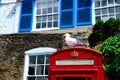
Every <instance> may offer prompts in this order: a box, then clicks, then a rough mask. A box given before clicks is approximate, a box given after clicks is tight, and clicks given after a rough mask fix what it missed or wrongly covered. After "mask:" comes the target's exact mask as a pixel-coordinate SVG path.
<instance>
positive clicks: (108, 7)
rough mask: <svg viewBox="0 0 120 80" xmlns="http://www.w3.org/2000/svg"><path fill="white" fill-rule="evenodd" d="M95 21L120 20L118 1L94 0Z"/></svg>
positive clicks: (119, 1)
mask: <svg viewBox="0 0 120 80" xmlns="http://www.w3.org/2000/svg"><path fill="white" fill-rule="evenodd" d="M94 3H95V4H94V6H95V20H99V19H101V20H103V21H106V20H108V19H109V18H120V16H119V15H120V5H119V4H120V0H94Z"/></svg>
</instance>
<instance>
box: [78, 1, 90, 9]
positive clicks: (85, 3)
mask: <svg viewBox="0 0 120 80" xmlns="http://www.w3.org/2000/svg"><path fill="white" fill-rule="evenodd" d="M90 5H91V1H90V0H78V8H81V7H90Z"/></svg>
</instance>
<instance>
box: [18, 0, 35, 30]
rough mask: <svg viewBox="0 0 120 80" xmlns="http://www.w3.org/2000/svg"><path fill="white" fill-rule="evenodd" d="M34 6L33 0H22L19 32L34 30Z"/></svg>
mask: <svg viewBox="0 0 120 80" xmlns="http://www.w3.org/2000/svg"><path fill="white" fill-rule="evenodd" d="M33 8H34V1H33V0H24V1H23V2H22V8H21V15H20V25H19V32H28V31H31V30H32V22H33V11H34V10H33Z"/></svg>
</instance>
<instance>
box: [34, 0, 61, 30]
mask: <svg viewBox="0 0 120 80" xmlns="http://www.w3.org/2000/svg"><path fill="white" fill-rule="evenodd" d="M43 1H46V2H48V1H52V2H53V1H58V3H56V4H55V5H51V6H50V5H48V6H42V7H40V9H41V10H42V9H43V8H47V9H48V8H49V7H52V11H53V8H54V7H58V12H57V13H54V12H52V13H48V12H47V14H40V15H37V3H38V2H43ZM59 6H60V4H59V0H36V1H35V11H34V24H33V29H32V31H43V30H53V29H60V28H59ZM41 13H42V12H41ZM50 15H52V16H53V15H58V20H54V19H52V20H51V21H48V19H47V20H46V21H41V22H39V23H42V22H45V23H46V28H36V27H37V25H36V24H37V16H41V17H43V16H46V17H48V16H50ZM54 21H57V22H58V26H57V27H54V26H53V22H54ZM48 22H52V26H51V27H48Z"/></svg>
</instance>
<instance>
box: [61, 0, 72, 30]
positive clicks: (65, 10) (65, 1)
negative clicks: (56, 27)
mask: <svg viewBox="0 0 120 80" xmlns="http://www.w3.org/2000/svg"><path fill="white" fill-rule="evenodd" d="M73 13H74V0H60V28H68V27H73V26H74V22H73V21H74V20H73V19H74V17H73V15H74V14H73Z"/></svg>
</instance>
